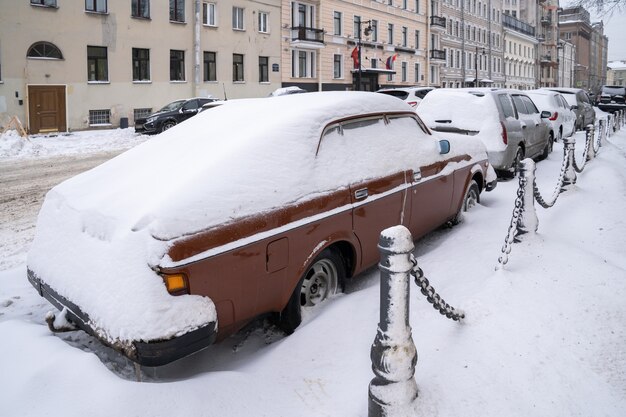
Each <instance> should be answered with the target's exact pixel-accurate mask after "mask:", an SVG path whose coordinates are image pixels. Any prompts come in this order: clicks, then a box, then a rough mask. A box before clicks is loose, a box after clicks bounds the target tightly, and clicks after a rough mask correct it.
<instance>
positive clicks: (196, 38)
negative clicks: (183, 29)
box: [193, 0, 202, 96]
mask: <svg viewBox="0 0 626 417" xmlns="http://www.w3.org/2000/svg"><path fill="white" fill-rule="evenodd" d="M201 6H202V3H201V1H200V0H196V1H195V13H194V28H193V93H194V96H197V95H198V88H199V87H200V79H201V78H200V27H201V23H202V21H201V19H200V10H201Z"/></svg>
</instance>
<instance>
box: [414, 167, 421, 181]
mask: <svg viewBox="0 0 626 417" xmlns="http://www.w3.org/2000/svg"><path fill="white" fill-rule="evenodd" d="M421 179H422V171H420V170H419V169H417V170H415V171H413V181H415V182H418V181H419V180H421Z"/></svg>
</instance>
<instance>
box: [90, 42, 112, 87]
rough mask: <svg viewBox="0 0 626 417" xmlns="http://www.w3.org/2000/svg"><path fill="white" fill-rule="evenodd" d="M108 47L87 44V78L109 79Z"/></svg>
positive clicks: (91, 79)
mask: <svg viewBox="0 0 626 417" xmlns="http://www.w3.org/2000/svg"><path fill="white" fill-rule="evenodd" d="M107 61H108V59H107V48H106V47H104V46H87V80H88V81H109V69H108V62H107Z"/></svg>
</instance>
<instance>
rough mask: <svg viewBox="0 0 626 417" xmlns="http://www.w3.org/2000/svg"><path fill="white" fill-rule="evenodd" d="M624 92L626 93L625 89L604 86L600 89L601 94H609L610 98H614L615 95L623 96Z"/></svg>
mask: <svg viewBox="0 0 626 417" xmlns="http://www.w3.org/2000/svg"><path fill="white" fill-rule="evenodd" d="M625 92H626V88H624V87H618V86H606V85H605V86H604V87H602V93H603V94H610V95H612V96H615V95H620V96H623V95H624V93H625Z"/></svg>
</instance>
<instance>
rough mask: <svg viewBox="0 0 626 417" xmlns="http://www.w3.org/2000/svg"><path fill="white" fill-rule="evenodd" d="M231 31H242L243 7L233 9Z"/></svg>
mask: <svg viewBox="0 0 626 417" xmlns="http://www.w3.org/2000/svg"><path fill="white" fill-rule="evenodd" d="M233 30H244V26H243V7H236V6H234V7H233Z"/></svg>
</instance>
